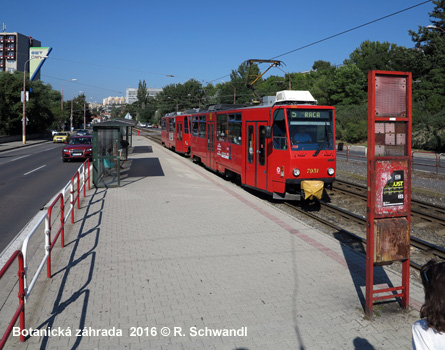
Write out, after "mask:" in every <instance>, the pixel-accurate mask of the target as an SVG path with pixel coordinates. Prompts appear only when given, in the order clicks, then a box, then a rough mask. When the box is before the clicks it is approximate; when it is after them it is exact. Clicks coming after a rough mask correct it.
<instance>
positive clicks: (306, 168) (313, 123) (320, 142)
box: [162, 91, 336, 200]
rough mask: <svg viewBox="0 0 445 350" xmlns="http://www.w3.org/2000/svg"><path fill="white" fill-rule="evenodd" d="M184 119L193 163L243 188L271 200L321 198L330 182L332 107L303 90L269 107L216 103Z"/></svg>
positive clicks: (283, 95)
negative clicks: (188, 127) (187, 120)
mask: <svg viewBox="0 0 445 350" xmlns="http://www.w3.org/2000/svg"><path fill="white" fill-rule="evenodd" d="M190 117H191V122H192V124H191V152H190V156H191V157H192V158H193V160H194V161H197V162H200V163H202V164H204V165H205V166H206V167H208V168H210V169H212V170H214V171H217V172H220V173H223V174H226V175H228V176H230V175H235V176H239V177H240V179H241V183H242V185H243V186H246V187H250V188H253V189H256V190H259V191H262V192H265V193H268V194H271V195H272V196H273V198H275V199H290V200H300V199H314V198H316V199H321V197H322V196H323V191H324V188H325V187H329V186H332V183H333V182H334V180H335V171H336V170H335V169H336V151H335V109H334V107H329V106H318V105H316V101H315V100H314V98H313V97H312V95H311V94H310V93H309V92H308V91H281V92H278V93H277V98H276V101H275V103H274V104H273V105H270V106H255V107H241V108H239V107H238V108H236V107H234V106H230V105H229V106H228V105H219V106H218V105H216V106H211V107H210V108H209V110H206V111H203V112H200V113H193V114H192V115H191V116H190ZM168 118H171V117H164V118H163V123H165V125H166V128H168V126H167V125H168V123H169V119H168ZM163 125H164V124H163ZM173 130H175V128H173ZM176 130H177V128H176ZM162 132H163V137H164V126H163V131H162ZM177 140H178V137H176V141H177Z"/></svg>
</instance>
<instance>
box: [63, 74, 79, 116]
mask: <svg viewBox="0 0 445 350" xmlns="http://www.w3.org/2000/svg"><path fill="white" fill-rule="evenodd" d="M67 81H77V79H75V78H73V79H67V80H64V81H63V82H62V103H61V106H62V107H61V110H62V111H63V84H65V83H66V82H67Z"/></svg>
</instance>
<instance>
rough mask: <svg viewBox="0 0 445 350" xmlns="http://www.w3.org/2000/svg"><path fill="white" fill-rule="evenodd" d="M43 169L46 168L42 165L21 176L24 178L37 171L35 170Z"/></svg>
mask: <svg viewBox="0 0 445 350" xmlns="http://www.w3.org/2000/svg"><path fill="white" fill-rule="evenodd" d="M44 167H46V165H42V166H41V167H38V168H36V169H34V170H31V171H28V172H27V173H26V174H23V175H24V176H26V175H29V174H31V173H33V172H34V171H37V170H39V169H42V168H44Z"/></svg>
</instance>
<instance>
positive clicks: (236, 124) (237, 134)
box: [229, 113, 242, 145]
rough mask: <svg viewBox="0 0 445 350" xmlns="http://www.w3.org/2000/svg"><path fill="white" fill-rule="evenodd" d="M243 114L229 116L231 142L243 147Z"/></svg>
mask: <svg viewBox="0 0 445 350" xmlns="http://www.w3.org/2000/svg"><path fill="white" fill-rule="evenodd" d="M241 119H242V118H241V113H236V114H229V142H230V143H234V144H235V145H241V133H242V124H241Z"/></svg>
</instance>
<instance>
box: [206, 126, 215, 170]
mask: <svg viewBox="0 0 445 350" xmlns="http://www.w3.org/2000/svg"><path fill="white" fill-rule="evenodd" d="M214 150H215V123H214V122H212V121H208V122H207V166H208V167H210V168H212V169H214V168H215V156H214Z"/></svg>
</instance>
